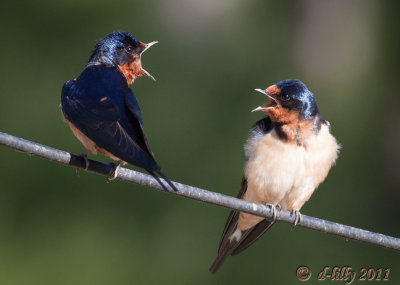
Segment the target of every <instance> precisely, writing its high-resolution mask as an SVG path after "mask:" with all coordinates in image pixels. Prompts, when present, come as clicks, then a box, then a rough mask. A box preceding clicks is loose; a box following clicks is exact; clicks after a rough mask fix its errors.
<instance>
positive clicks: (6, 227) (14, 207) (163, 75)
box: [0, 0, 400, 285]
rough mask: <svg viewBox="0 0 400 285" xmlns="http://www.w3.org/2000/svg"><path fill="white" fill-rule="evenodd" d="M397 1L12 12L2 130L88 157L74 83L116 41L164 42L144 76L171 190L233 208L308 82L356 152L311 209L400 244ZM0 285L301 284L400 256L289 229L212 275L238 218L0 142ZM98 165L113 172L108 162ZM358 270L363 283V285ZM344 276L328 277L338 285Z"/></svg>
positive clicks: (6, 19)
mask: <svg viewBox="0 0 400 285" xmlns="http://www.w3.org/2000/svg"><path fill="white" fill-rule="evenodd" d="M399 6H400V5H399V2H398V1H240V0H218V1H213V0H202V1H199V0H171V1H161V0H159V1H157V0H148V1H141V2H138V1H124V0H115V1H112V3H111V1H92V0H85V1H82V0H81V1H74V0H63V1H50V0H41V1H14V2H11V1H8V2H5V3H2V8H1V11H0V23H1V25H0V29H1V45H0V51H1V52H0V62H1V69H0V74H1V76H0V131H2V132H7V133H10V134H13V135H16V136H20V137H23V138H26V139H29V140H33V141H36V142H39V143H42V144H46V145H49V146H52V147H56V148H59V149H63V150H67V151H70V152H73V153H79V152H81V151H83V147H82V146H81V144H80V143H79V142H78V141H77V140H76V139H75V137H74V136H73V135H72V133H71V132H70V130H69V128H68V126H67V125H66V124H65V123H64V122H63V120H62V119H61V113H60V107H59V104H60V91H61V86H62V84H63V83H64V82H65V81H67V80H69V79H72V78H75V77H76V76H78V75H79V74H80V72H81V71H82V69H83V67H84V66H85V64H86V62H87V60H88V58H89V55H90V52H91V50H92V47H93V45H94V44H95V42H96V41H97V40H98V39H100V38H102V37H103V36H105V35H106V34H108V33H109V32H112V31H114V30H118V29H122V30H125V31H128V32H130V33H131V34H132V35H134V36H135V37H136V38H137V39H139V40H141V41H144V42H149V41H153V40H158V41H159V42H160V43H159V45H157V46H155V47H154V48H151V49H150V51H148V52H146V54H145V55H144V57H143V65H144V67H145V68H146V69H147V70H148V71H149V72H151V73H152V74H153V75H154V76H155V77H156V78H157V82H152V81H151V80H150V79H148V78H142V79H139V80H137V81H136V82H135V84H134V85H133V87H132V89H133V90H134V91H135V93H136V95H137V97H138V99H139V102H140V104H141V108H142V112H143V116H144V122H145V127H146V131H147V133H148V137H149V139H150V144H151V146H152V149H153V151H154V152H155V156H156V158H157V160H158V161H159V163H160V164H161V166H162V167H163V169H164V172H165V173H166V174H167V175H168V176H169V177H170V178H171V179H173V180H176V181H179V182H182V183H186V184H190V185H194V186H198V187H202V188H206V189H209V190H213V191H217V192H222V193H225V194H228V195H233V196H235V195H236V194H237V192H238V190H239V186H240V181H241V177H242V171H243V162H244V155H243V144H244V142H245V139H246V136H247V134H248V131H249V129H250V127H251V125H252V124H253V123H254V122H255V121H256V120H258V119H260V118H261V117H262V114H261V113H250V110H252V109H253V108H255V107H256V106H259V105H260V104H262V103H264V102H265V97H263V96H262V95H261V94H258V93H256V92H254V91H253V89H254V88H265V87H267V86H269V85H271V84H273V83H275V82H277V81H280V80H283V79H286V78H299V79H301V80H302V81H304V82H305V83H306V84H307V85H308V87H309V89H310V90H311V91H312V92H313V93H314V94H315V96H316V98H317V102H318V105H319V109H320V111H321V113H322V114H323V116H324V118H325V119H327V120H329V121H330V122H331V125H332V132H333V134H334V135H335V136H336V138H337V139H338V141H339V142H340V143H341V145H342V146H343V148H342V151H341V153H340V157H339V159H338V161H337V164H336V166H335V167H334V168H333V169H332V171H331V173H330V175H329V176H328V178H327V180H326V181H325V182H324V183H323V184H322V185H321V186H320V187H319V189H318V190H317V191H316V193H315V194H314V196H313V197H312V198H311V200H310V201H309V202H308V203H307V204H306V205H305V206H304V207H303V209H302V212H303V213H304V214H307V215H312V216H316V217H319V218H323V219H328V220H332V221H336V222H339V223H344V224H348V225H352V226H355V227H361V228H364V229H368V230H371V231H375V232H380V233H384V234H388V235H393V236H400V228H399V216H400V207H399V206H398V204H399V202H400V191H399V190H400V175H399V170H400V163H399V157H400V148H399V145H400V113H399V108H398V107H399V105H400V104H399V103H400V97H399V91H398V90H399V75H400V74H399V63H400V61H399V57H400V56H399V47H400V42H399V39H400V36H399V24H400V20H399V17H398V11H399ZM0 156H1V161H2V163H1V165H2V166H1V171H0V284H41V285H43V284H248V283H250V284H251V283H253V282H254V283H255V282H258V283H259V284H297V283H301V282H300V281H298V279H297V277H296V269H297V267H299V266H300V265H306V266H308V267H309V268H310V269H311V271H312V276H311V279H310V280H309V281H307V282H306V283H307V284H314V283H317V280H316V277H317V275H318V272H320V271H321V270H322V269H323V268H324V267H325V266H331V267H333V266H335V265H337V266H344V265H347V266H352V267H353V269H354V270H356V272H357V273H358V274H359V271H360V268H362V267H366V268H370V267H373V268H375V269H378V268H384V269H385V268H391V269H392V271H391V273H390V279H391V280H392V281H393V283H396V282H397V284H400V272H399V270H400V258H399V257H400V255H399V253H395V252H394V251H390V250H388V249H383V248H378V247H375V246H371V245H367V244H362V243H358V242H354V241H346V240H345V239H343V238H339V237H336V236H331V235H326V234H323V233H320V232H316V231H311V230H306V229H303V228H296V229H295V230H293V231H291V226H290V225H286V224H281V223H279V224H277V225H276V226H274V227H273V228H272V229H271V230H270V232H269V233H268V234H267V235H265V236H264V237H263V238H261V239H260V241H258V242H257V243H256V244H254V245H253V246H252V247H251V248H249V249H248V250H246V251H245V252H244V253H242V254H240V255H239V256H236V257H233V258H229V259H228V260H227V262H226V263H225V264H224V266H223V267H222V268H221V270H220V272H218V274H217V275H215V276H213V275H211V274H209V272H208V267H209V266H210V264H211V262H212V261H213V259H214V258H215V256H216V251H217V247H218V243H219V239H220V234H221V232H222V229H223V226H224V223H225V219H226V217H227V215H228V210H227V209H223V208H220V207H216V206H211V205H207V204H203V203H199V202H195V201H192V200H188V199H183V198H179V197H174V196H172V195H167V194H164V193H160V192H156V191H152V190H150V189H146V188H143V187H139V186H135V185H132V184H128V183H123V182H120V181H114V182H111V183H107V181H106V179H105V178H104V177H101V176H98V175H94V174H91V173H85V172H81V174H80V176H79V177H78V176H76V174H75V170H74V169H72V168H68V167H65V166H61V165H58V164H55V163H51V162H49V161H46V160H42V159H39V158H37V157H29V156H28V155H25V154H20V153H17V152H15V151H13V150H10V149H8V148H4V147H0ZM92 158H95V159H100V160H103V161H109V160H108V159H107V158H104V157H101V156H96V157H93V156H92ZM358 276H359V275H358ZM325 282H329V281H325Z"/></svg>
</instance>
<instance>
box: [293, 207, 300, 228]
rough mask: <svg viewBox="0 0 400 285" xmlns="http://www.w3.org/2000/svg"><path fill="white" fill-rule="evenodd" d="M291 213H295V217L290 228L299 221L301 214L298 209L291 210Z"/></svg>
mask: <svg viewBox="0 0 400 285" xmlns="http://www.w3.org/2000/svg"><path fill="white" fill-rule="evenodd" d="M292 214H293V215H295V219H294V223H293V227H292V230H293V229H294V228H295V227H296V226H297V225H298V224H299V223H300V221H301V214H300V211H299V210H293V211H292Z"/></svg>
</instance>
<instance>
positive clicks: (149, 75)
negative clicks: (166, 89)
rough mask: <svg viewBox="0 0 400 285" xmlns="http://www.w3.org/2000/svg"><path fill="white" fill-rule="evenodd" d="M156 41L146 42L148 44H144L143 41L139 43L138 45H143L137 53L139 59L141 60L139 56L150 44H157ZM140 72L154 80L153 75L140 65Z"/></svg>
mask: <svg viewBox="0 0 400 285" xmlns="http://www.w3.org/2000/svg"><path fill="white" fill-rule="evenodd" d="M157 43H158V41H154V42H150V43H148V44H145V43H142V42H141V43H140V46H142V47H143V50H142V51H141V52H140V54H139V58H140V60H141V58H142V54H143V53H144V52H145V51H146V50H148V49H149V48H150V47H151V46H153V45H155V44H157ZM142 72H143V73H144V75H145V76H148V77H150V78H151V79H153V80H154V81H156V79H155V78H154V77H153V75H151V74H150V73H149V72H148V71H147V70H145V69H144V68H143V67H142Z"/></svg>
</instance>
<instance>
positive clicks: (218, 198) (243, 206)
mask: <svg viewBox="0 0 400 285" xmlns="http://www.w3.org/2000/svg"><path fill="white" fill-rule="evenodd" d="M0 145H4V146H7V147H9V148H12V149H15V150H18V151H22V152H25V153H28V154H31V155H36V156H39V157H41V158H45V159H48V160H51V161H54V162H58V163H61V164H64V165H69V166H72V167H77V168H81V169H85V168H86V162H85V160H84V159H83V158H82V157H81V156H78V155H74V154H71V153H69V152H66V151H62V150H58V149H55V148H52V147H49V146H45V145H42V144H38V143H35V142H32V141H28V140H25V139H22V138H18V137H15V136H12V135H9V134H6V133H2V132H0ZM87 170H88V171H91V172H94V173H97V174H100V175H105V176H111V175H112V174H113V172H114V167H113V166H112V165H111V164H105V163H102V162H99V161H95V160H91V159H89V167H88V169H87ZM117 179H119V180H123V181H127V182H131V183H135V184H138V185H142V186H145V187H148V188H151V189H155V190H159V191H163V190H162V188H161V186H160V185H159V184H158V183H157V182H156V181H155V179H154V178H153V177H152V176H150V175H147V174H144V173H141V172H137V171H134V170H130V169H126V168H122V167H120V168H118V171H117ZM173 183H174V185H175V186H176V188H177V189H178V192H175V191H172V190H171V191H170V192H169V193H170V194H173V195H178V196H184V197H187V198H190V199H194V200H198V201H202V202H206V203H210V204H214V205H218V206H222V207H225V208H229V209H234V210H237V211H242V212H246V213H250V214H253V215H257V216H260V217H264V218H266V219H268V220H271V219H272V217H273V215H274V213H273V210H272V209H271V208H270V207H267V206H265V205H262V204H256V203H250V202H247V201H244V200H241V199H237V198H233V197H230V196H227V195H223V194H220V193H216V192H212V191H208V190H204V189H201V188H197V187H193V186H189V185H185V184H181V183H177V182H173ZM295 219H296V217H295V215H294V214H293V213H291V212H288V211H284V210H281V211H277V212H276V220H277V221H282V222H285V223H288V224H293V223H294V221H295ZM297 226H299V227H304V228H307V229H313V230H317V231H321V232H324V233H328V234H332V235H337V236H342V237H344V238H347V239H353V240H356V241H361V242H365V243H369V244H373V245H378V246H381V247H385V248H389V249H393V250H395V251H400V239H399V238H395V237H391V236H387V235H383V234H379V233H374V232H370V231H366V230H362V229H358V228H354V227H350V226H347V225H342V224H338V223H334V222H330V221H327V220H322V219H318V218H314V217H310V216H306V215H302V216H301V221H300V222H299V223H298V225H297Z"/></svg>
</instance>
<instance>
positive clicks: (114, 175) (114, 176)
mask: <svg viewBox="0 0 400 285" xmlns="http://www.w3.org/2000/svg"><path fill="white" fill-rule="evenodd" d="M110 164H111V165H112V167H113V168H114V171H113V173H112V175H111V176H110V177H108V181H113V180H115V179H116V178H117V176H118V168H119V166H120V165H121V161H118V162H116V163H114V162H111V163H110Z"/></svg>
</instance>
